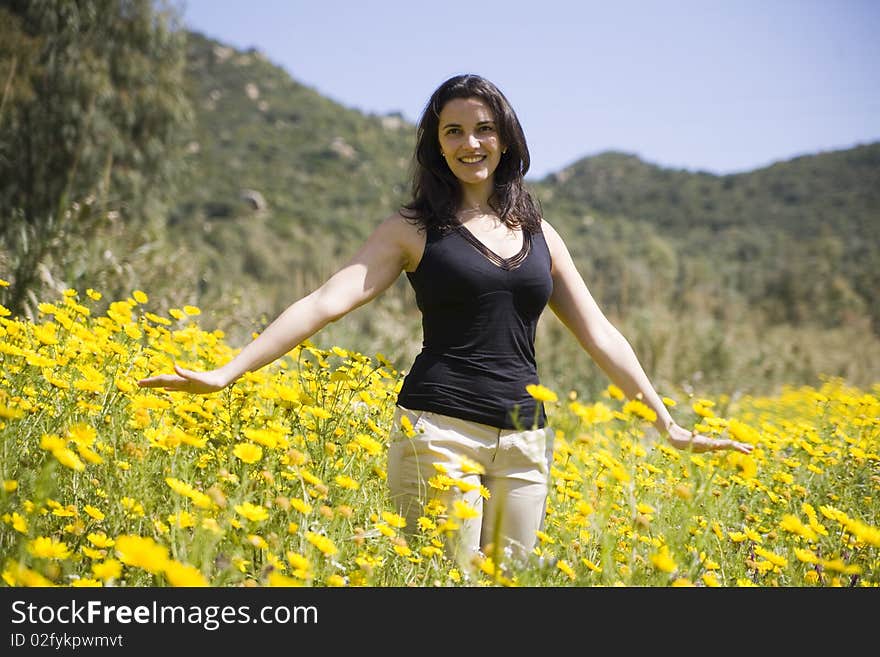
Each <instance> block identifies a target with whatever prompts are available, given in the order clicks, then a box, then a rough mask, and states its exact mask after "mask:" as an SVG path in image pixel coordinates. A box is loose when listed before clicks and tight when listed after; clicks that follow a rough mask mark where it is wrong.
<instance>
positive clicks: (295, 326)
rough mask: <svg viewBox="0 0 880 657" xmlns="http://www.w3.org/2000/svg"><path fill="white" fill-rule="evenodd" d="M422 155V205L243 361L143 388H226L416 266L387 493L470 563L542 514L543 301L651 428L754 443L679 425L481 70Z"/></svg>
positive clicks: (441, 100) (695, 442) (449, 105)
mask: <svg viewBox="0 0 880 657" xmlns="http://www.w3.org/2000/svg"><path fill="white" fill-rule="evenodd" d="M415 159H416V166H415V174H414V179H413V198H412V201H411V202H410V203H409V204H408V205H406V206H404V207H403V208H402V209H401V210H400V211H399V212H396V213H395V214H393V215H391V216H390V217H388V218H387V219H385V220H384V221H383V222H382V223H381V224H380V225H379V226H378V227H377V228H376V229H375V230H374V232H373V233H372V235H370V237H369V238H368V239H367V241H366V242H365V243H364V244H363V246H362V247H361V248H360V250H359V251H358V252H357V253H356V254H355V255H354V257H353V258H352V259H351V260H350V261H349V262H348V263H347V264H346V265H344V266H343V267H342V268H341V269H340V270H339V271H338V272H336V273H335V274H334V275H333V276H331V277H330V278H329V279H328V280H327V281H326V282H325V283H324V284H323V285H321V286H320V287H319V288H318V289H316V290H315V291H314V292H312V293H311V294H309V295H307V296H305V297H303V298H302V299H300V300H298V301H296V302H295V303H293V304H292V305H291V306H290V307H288V308H287V309H286V310H285V311H284V312H283V313H282V314H281V315H280V316H279V317H278V318H277V319H276V320H275V321H274V322H272V324H270V325H269V326H268V327H267V328H266V330H265V331H263V333H262V334H260V335H259V336H258V337H257V338H256V339H255V340H254V341H253V342H251V343H250V344H249V345H247V346H246V347H245V348H244V349H243V350H242V351H241V352H240V353H239V354H238V355H237V356H236V357H235V358H234V359H232V360H231V361H230V362H229V363H227V364H226V365H224V366H222V367H220V368H219V369H216V370H212V371H207V372H197V371H192V370H186V369H183V368H181V367H175V373H174V374H163V375H158V376H153V377H150V378H147V379H143V380H141V381H139V385H141V386H143V387H164V388H165V389H168V390H182V391H187V392H192V393H209V392H214V391H217V390H220V389H222V388H224V387H226V386H228V385H230V384H231V383H233V382H234V381H235V380H236V379H238V378H239V377H240V376H241V375H243V374H244V373H245V372H249V371H253V370H256V369H259V368H261V367H263V366H264V365H267V364H268V363H271V362H272V361H274V360H276V359H277V358H279V357H281V356H283V355H284V354H286V353H287V352H289V351H290V350H291V349H293V348H294V347H295V346H297V345H298V344H300V343H301V342H303V341H304V340H306V339H307V338H309V337H310V336H312V335H313V334H314V333H316V332H317V331H319V330H320V329H321V328H322V327H323V326H325V325H326V324H328V323H329V322H333V321H336V320H338V319H340V318H341V317H343V316H344V315H345V314H347V313H348V312H350V311H352V310H354V309H355V308H357V307H359V306H361V305H363V304H365V303H367V302H368V301H370V300H371V299H373V298H375V297H376V296H377V295H379V294H380V293H381V292H382V291H383V290H385V289H387V288H388V287H389V286H391V285H392V284H393V283H394V282H395V280H396V279H397V278H398V276H399V275H400V274H401V272H405V273H406V275H407V277H408V279H409V281H410V283H411V284H412V287H413V289H414V291H415V294H416V301H417V303H418V306H419V309H420V310H421V311H422V318H423V330H424V343H423V348H422V351H421V353H419V354H418V356H417V357H416V359H415V362H414V363H413V366H412V368H411V369H410V371H409V372H408V373H407V375H406V377H405V379H404V382H403V385H402V387H401V390H400V393H399V395H398V399H397V407H396V409H395V414H394V422H393V426H392V430H391V435H390V438H389V448H388V486H389V491H390V494H391V499H392V501H393V502H394V504H395V505H396V507H397V509H398V511H399V512H400V513H401V514H402V515H403V516H404V517H405V518H406V519H407V529H408V531H410V532H414V531H416V530H417V526H418V520H419V518H420V516H422V515H424V513H425V505H426V504H429V503H431V504H432V509H431V510H432V511H433V512H437V511H439V517H440V518H441V521H442V520H445V522H446V526H447V527H449V528H451V529H453V530H454V531H451V532H450V535H451V536H454V537H455V538H454V540H451V541H450V542H449V543H448V546H447V547H448V548H449V550H450V553H451V554H452V555H453V556H455V558H456V559H457V560H458V561H459V562H460V563H462V564H464V565H466V564H467V563H468V562H469V561H470V560H471V558H472V556H473V555H474V554H476V553H477V552H478V551H479V550H483V551H487V550H488V549H489V548H490V547H493V546H501V547H503V548H505V549H506V551H507V553H508V554H509V553H511V552H513V553H514V554H516V555H518V556H520V557H522V556H524V555H526V554H527V553H528V552H529V551H530V550H531V549H532V548H533V547H534V544H535V541H536V532H537V531H538V530H539V529H541V527H542V526H543V521H544V512H545V502H546V499H547V494H548V484H549V473H550V464H551V462H552V448H553V445H552V435H553V434H552V432H551V430H550V429H549V427H548V426H547V424H546V416H545V413H544V408H543V406H542V404H541V403H540V402H538V401H536V399H535V398H534V397H532V396H531V395H530V394H529V392H528V391H527V389H526V386H527V385H529V384H537V383H538V375H537V367H536V363H535V350H534V340H535V327H536V324H537V321H538V318H539V317H540V315H541V313H542V311H543V310H544V308H545V307H546V306H548V305H549V307H550V308H551V309H552V310H553V312H554V313H555V314H556V315H557V316H558V317H559V319H560V320H561V321H562V322H563V323H564V324H565V326H567V327H568V328H569V329H570V330H571V332H572V333H573V334H574V336H575V338H576V339H577V340H578V342H579V343H580V344H581V346H582V347H583V348H584V349H585V350H586V351H587V353H588V354H589V355H590V356H591V357H592V358H593V359H594V360H595V362H596V363H597V364H598V365H599V366H600V367H601V368H602V369H603V370H604V371H605V372H606V373H607V375H608V376H609V378H610V379H611V380H612V381H613V382H614V383H615V384H616V385H617V386H618V387H620V388H621V389H622V390H623V391H624V393H625V394H626V395H627V396H628V397H629V398H636V397H638V398H640V399H641V400H642V401H643V402H644V403H645V404H647V405H648V406H649V407H650V408H651V409H653V410H654V412H655V413H656V415H657V420H656V422H655V426H656V428H657V429H658V430H659V431H660V432H661V434H663V435H665V436H666V438H667V439H668V440H669V442H670V443H671V444H672V445H673V446H675V447H677V448H679V449H690V450H693V451H696V452H702V451H707V450H720V449H732V450H736V451H739V452H743V453H749V452H750V451H751V445H748V444H746V443H740V442H736V441H732V440H721V439H713V438H710V437H707V436H703V435H700V434H697V433H695V432H691V431H688V430H686V429H684V428H682V427H681V426H679V425H678V424H676V423H675V422H674V421H673V419H672V417H671V416H670V413H669V411H668V409H667V408H666V406H665V405H664V404H663V402H662V400H661V399H660V397H659V396H658V394H657V393H656V391H655V390H654V389H653V387H652V386H651V383H650V381H649V380H648V377H647V375H646V374H645V372H644V371H643V370H642V367H641V365H640V364H639V362H638V359H637V358H636V355H635V354H634V352H633V350H632V348H631V347H630V345H629V343H628V342H627V340H626V339H625V338H624V337H623V336H622V335H621V334H620V333H619V332H618V331H617V330H616V329H615V327H614V326H612V324H611V323H610V322H609V321H608V319H607V318H606V317H605V316H604V314H603V313H602V312H601V310H600V309H599V307H598V306H597V305H596V302H595V301H594V300H593V297H592V296H591V295H590V292H589V291H588V289H587V286H586V284H585V283H584V281H583V279H582V278H581V276H580V274H579V273H578V271H577V269H576V267H575V265H574V262H573V261H572V258H571V256H570V254H569V252H568V249H567V248H566V245H565V243H564V242H563V240H562V238H561V237H560V236H559V234H558V233H557V232H556V230H555V229H554V228H553V227H552V226H551V225H550V223H549V222H547V220H546V219H544V218H543V217H542V216H541V214H540V211H539V209H538V207H537V205H536V203H535V202H534V201H533V199H532V197H531V196H530V194H529V193H528V191H527V190H526V189H525V186H524V181H523V179H524V176H525V174H526V172H527V171H528V168H529V161H530V160H529V151H528V148H527V146H526V140H525V137H524V135H523V132H522V128H521V126H520V123H519V120H518V119H517V117H516V114H515V113H514V111H513V109H512V107H511V106H510V104H509V102H508V101H507V99H506V98H505V97H504V95H503V94H502V93H501V92H500V91H499V90H498V88H497V87H495V85H493V84H492V83H491V82H489V81H488V80H486V79H484V78H482V77H479V76H476V75H460V76H455V77H452V78H450V79H449V80H447V81H445V82H444V83H443V84H442V85H440V87H438V88H437V90H436V91H435V92H434V94H433V95H432V96H431V98H430V100H429V101H428V104H427V105H426V107H425V110H424V112H423V114H422V117H421V120H420V123H419V127H418V141H417V145H416V152H415ZM438 477H440V478H439V479H438Z"/></svg>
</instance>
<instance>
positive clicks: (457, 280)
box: [397, 225, 553, 429]
mask: <svg viewBox="0 0 880 657" xmlns="http://www.w3.org/2000/svg"><path fill="white" fill-rule="evenodd" d="M522 235H523V247H522V249H521V250H520V252H519V253H517V254H516V255H514V256H513V257H511V258H501V257H500V256H498V255H497V254H495V253H494V252H492V251H491V250H490V249H489V248H488V247H486V246H485V245H484V244H483V243H482V242H480V241H479V240H478V239H477V238H476V237H475V236H474V235H473V234H472V233H471V232H470V231H469V230H468V229H467V228H465V227H464V226H461V225H458V226H456V227H455V228H452V229H449V230H448V231H446V232H444V233H441V232H440V231H439V230H437V229H434V228H431V229H428V233H427V239H426V243H425V250H424V253H423V254H422V259H421V261H420V262H419V266H418V267H417V268H416V269H415V271H412V272H407V278H409V281H410V284H411V285H412V287H413V290H414V291H415V295H416V303H417V304H418V307H419V309H420V310H421V311H422V331H423V335H424V339H423V343H422V351H421V352H420V353H419V354H418V355H417V356H416V359H415V361H414V362H413V366H412V368H411V369H410V371H409V372H408V373H407V375H406V376H405V377H404V380H403V385H402V387H401V389H400V392H399V393H398V396H397V403H398V404H400V405H401V406H403V407H405V408H409V409H411V410H423V411H432V412H435V413H440V414H443V415H451V416H453V417H458V418H462V419H465V420H472V421H475V422H481V423H483V424H489V425H491V426H494V427H499V428H504V429H531V428H532V427H535V426H537V427H543V426H544V425H545V423H546V416H545V413H544V406H543V404H542V403H540V402H537V401H536V400H535V399H534V398H533V397H532V396H531V395H530V394H529V393H528V392H527V391H526V385H528V384H530V383H538V372H537V366H536V363H535V329H536V327H537V323H538V318H539V317H540V315H541V313H542V312H543V310H544V308H545V307H546V305H547V302H548V300H549V299H550V294H551V292H552V291H553V281H552V279H551V276H550V265H551V263H550V251H549V249H548V247H547V243H546V242H545V241H544V235H543V233H541V232H536V233H529V232H528V231H526V230H523V232H522Z"/></svg>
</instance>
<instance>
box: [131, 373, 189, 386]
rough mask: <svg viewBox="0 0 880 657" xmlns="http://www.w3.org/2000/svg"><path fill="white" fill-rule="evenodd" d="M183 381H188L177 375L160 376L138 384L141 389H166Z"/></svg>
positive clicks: (142, 380)
mask: <svg viewBox="0 0 880 657" xmlns="http://www.w3.org/2000/svg"><path fill="white" fill-rule="evenodd" d="M183 381H186V379H184V378H183V377H180V376H177V375H175V374H159V375H156V376H150V377H147V378H146V379H141V380H140V381H138V382H137V383H138V385H139V386H140V387H141V388H164V387H166V386H171V385H174V384H175V383H181V382H183Z"/></svg>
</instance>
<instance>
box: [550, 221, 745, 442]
mask: <svg viewBox="0 0 880 657" xmlns="http://www.w3.org/2000/svg"><path fill="white" fill-rule="evenodd" d="M543 228H544V237H545V239H546V241H547V246H548V247H549V248H550V255H551V258H552V261H553V269H552V275H553V294H552V296H551V297H550V308H551V309H552V310H553V312H554V313H555V314H556V316H557V317H559V319H560V320H561V321H562V323H563V324H564V325H565V326H566V327H567V328H568V329H569V330H570V331H571V332H572V333H573V334H574V336H575V337H576V338H577V340H578V342H579V343H580V345H581V346H582V347H583V348H584V350H586V351H587V353H589V354H590V356H591V357H592V358H593V360H594V361H595V362H596V364H597V365H598V366H599V367H600V368H601V369H602V370H603V371H604V372H605V373H606V374H607V375H608V377H609V378H610V379H611V381H612V382H613V383H614V384H615V385H617V386H618V387H619V388H620V389H621V390H623V392H624V394H625V395H626V396H627V397H628V398H630V399H636V398H640V399H641V401H643V402H644V403H645V404H647V406H648V407H650V408H651V409H652V410H653V411H654V412H655V413H656V414H657V420H656V421H655V423H654V426H655V427H656V428H657V430H658V431H660V433H661V434H665V435H666V436H667V438H668V440H669V442H670V443H671V444H672V445H673V446H675V447H677V448H679V449H692V450H693V451H695V452H704V451H709V450H718V449H733V450H736V451H738V452H743V453H745V454H748V453H749V452H750V451H751V450H752V445H749V444H748V443H741V442H737V441H734V440H726V439H723V440H719V439H714V438H710V437H708V436H703V435H700V434H697V433H695V432H691V431H688V430H687V429H684V428H682V427H681V426H679V425H678V424H676V423H675V421H674V420H673V419H672V416H671V415H670V413H669V410H668V409H667V408H666V405H665V404H664V403H663V400H662V399H660V396H659V395H658V394H657V392H656V391H655V390H654V387H653V386H652V385H651V381H650V380H649V379H648V376H647V374H645V371H644V369H642V366H641V364H640V363H639V360H638V358H637V357H636V354H635V352H634V351H633V349H632V346H631V345H630V344H629V342H628V341H627V339H626V338H625V337H624V336H623V335H622V334H621V333H620V331H618V330H617V328H616V327H614V325H612V324H611V322H610V321H609V320H608V318H607V317H606V316H605V315H604V313H603V312H602V310H601V309H600V308H599V306H598V304H597V303H596V301H595V300H594V299H593V296H592V295H591V294H590V291H589V290H588V289H587V285H586V283H584V279H583V278H582V277H581V275H580V273H579V272H578V270H577V268H576V266H575V264H574V261H573V260H572V258H571V254H570V253H569V251H568V248H567V247H566V245H565V242H564V241H563V240H562V238H561V237H560V236H559V234H558V233H557V232H556V230H555V229H554V228H553V227H552V226H551V225H550V224H549V223H548V222H547V221H544V222H543Z"/></svg>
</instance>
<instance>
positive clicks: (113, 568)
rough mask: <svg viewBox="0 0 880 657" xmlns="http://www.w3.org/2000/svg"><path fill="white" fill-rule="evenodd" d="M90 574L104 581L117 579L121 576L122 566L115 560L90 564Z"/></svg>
mask: <svg viewBox="0 0 880 657" xmlns="http://www.w3.org/2000/svg"><path fill="white" fill-rule="evenodd" d="M92 573H93V574H94V575H95V577H97V578H99V579H102V580H104V581H107V580H108V579H118V578H119V576H120V575H121V574H122V564H121V563H120V562H119V561H117V560H116V559H107V560H106V561H102V562H101V563H96V564H92Z"/></svg>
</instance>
